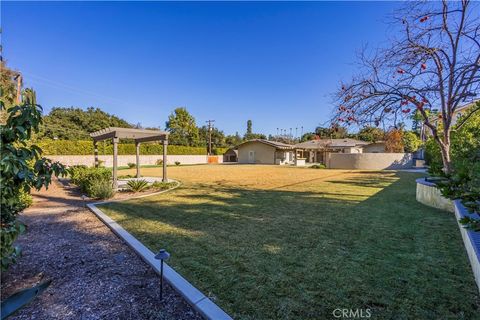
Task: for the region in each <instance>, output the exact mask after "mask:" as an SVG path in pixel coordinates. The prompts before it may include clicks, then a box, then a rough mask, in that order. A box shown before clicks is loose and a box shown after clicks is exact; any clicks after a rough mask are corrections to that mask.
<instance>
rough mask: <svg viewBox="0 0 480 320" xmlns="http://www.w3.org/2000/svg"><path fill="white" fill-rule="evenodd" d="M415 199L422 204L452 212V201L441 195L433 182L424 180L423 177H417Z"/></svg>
mask: <svg viewBox="0 0 480 320" xmlns="http://www.w3.org/2000/svg"><path fill="white" fill-rule="evenodd" d="M416 181H417V201H418V202H420V203H423V204H424V205H427V206H430V207H434V208H438V209H441V210H446V211H449V212H454V210H453V202H452V200H450V199H447V198H445V197H444V196H442V193H441V192H440V190H438V189H437V187H436V185H435V183H432V182H429V181H425V178H420V179H417V180H416Z"/></svg>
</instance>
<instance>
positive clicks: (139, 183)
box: [127, 179, 148, 192]
mask: <svg viewBox="0 0 480 320" xmlns="http://www.w3.org/2000/svg"><path fill="white" fill-rule="evenodd" d="M127 187H128V189H129V190H130V191H133V192H140V191H143V190H145V189H148V182H147V180H143V179H141V180H130V181H128V182H127Z"/></svg>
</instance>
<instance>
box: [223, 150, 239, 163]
mask: <svg viewBox="0 0 480 320" xmlns="http://www.w3.org/2000/svg"><path fill="white" fill-rule="evenodd" d="M237 161H238V150H237V149H235V148H228V150H227V151H225V153H224V154H223V162H237Z"/></svg>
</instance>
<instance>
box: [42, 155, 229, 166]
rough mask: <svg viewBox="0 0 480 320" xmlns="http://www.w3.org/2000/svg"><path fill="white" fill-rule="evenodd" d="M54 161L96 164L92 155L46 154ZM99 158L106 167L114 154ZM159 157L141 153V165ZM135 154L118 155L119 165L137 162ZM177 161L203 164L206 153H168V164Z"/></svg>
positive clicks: (159, 156)
mask: <svg viewBox="0 0 480 320" xmlns="http://www.w3.org/2000/svg"><path fill="white" fill-rule="evenodd" d="M45 157H47V158H49V159H52V160H54V161H59V162H61V163H63V164H64V165H68V166H72V165H86V166H93V165H94V161H95V159H94V157H93V155H91V156H74V155H70V156H45ZM98 159H99V160H101V161H104V162H103V165H104V166H106V167H112V166H113V156H112V155H99V156H98ZM158 159H163V156H162V155H140V165H152V164H156V162H157V160H158ZM135 161H136V160H135V155H119V156H118V165H119V166H126V165H127V164H128V163H135ZM176 161H179V162H180V163H181V164H203V163H207V156H206V155H168V156H167V164H175V162H176ZM218 162H219V163H222V162H223V157H222V156H218Z"/></svg>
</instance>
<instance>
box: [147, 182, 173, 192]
mask: <svg viewBox="0 0 480 320" xmlns="http://www.w3.org/2000/svg"><path fill="white" fill-rule="evenodd" d="M176 185H177V183H176V182H162V181H155V182H154V183H153V184H152V186H151V188H152V189H158V190H167V189H171V188H173V187H174V186H176Z"/></svg>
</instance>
